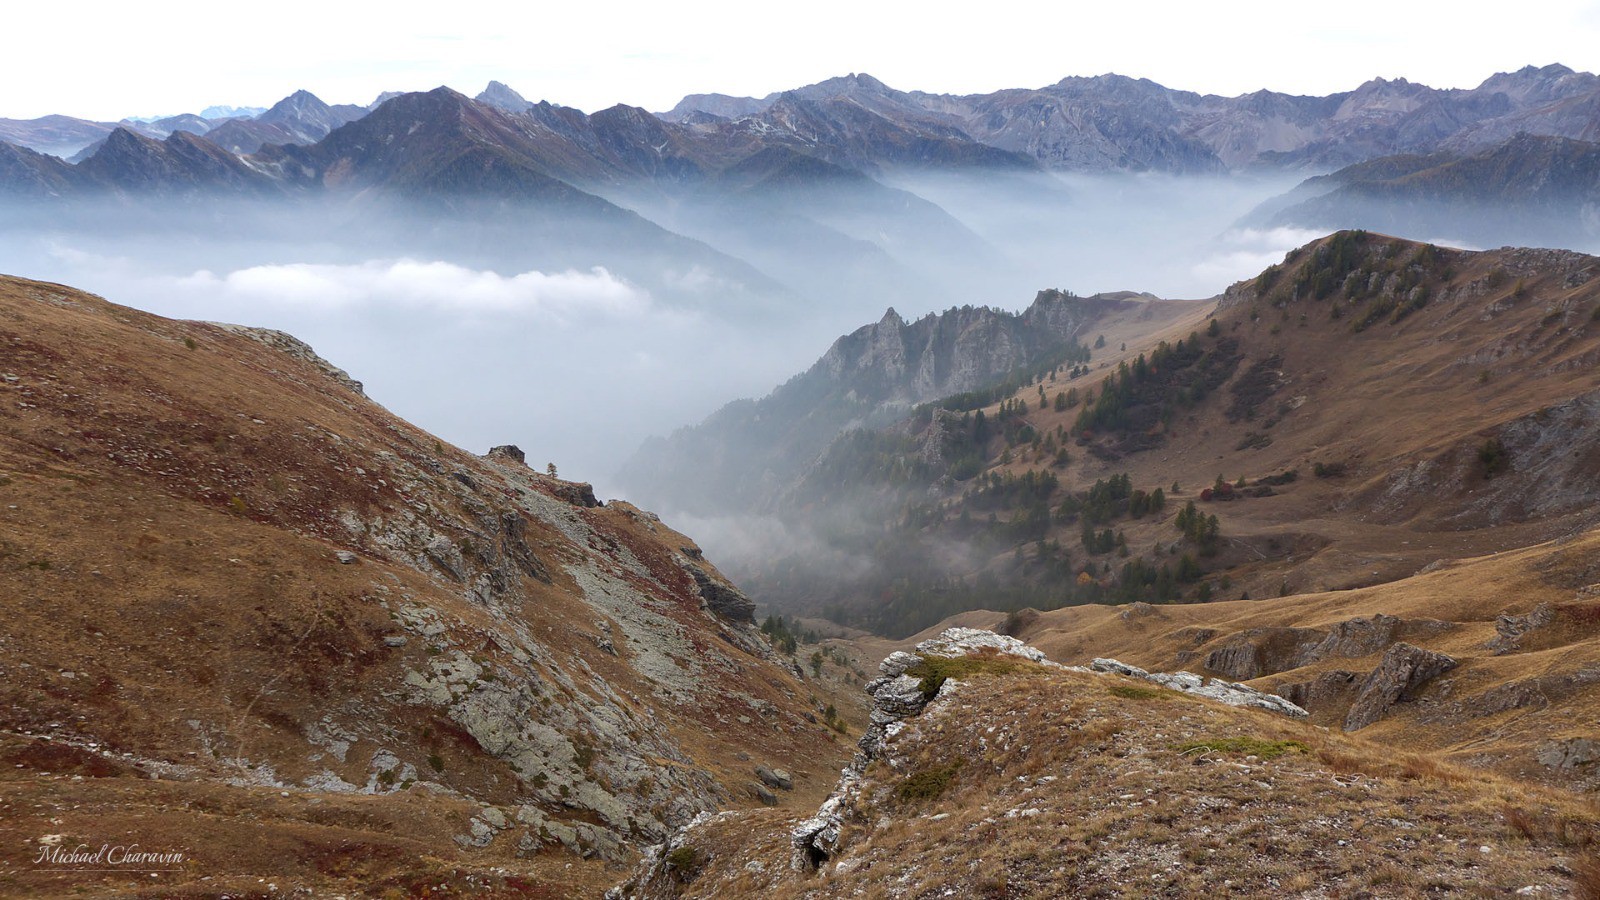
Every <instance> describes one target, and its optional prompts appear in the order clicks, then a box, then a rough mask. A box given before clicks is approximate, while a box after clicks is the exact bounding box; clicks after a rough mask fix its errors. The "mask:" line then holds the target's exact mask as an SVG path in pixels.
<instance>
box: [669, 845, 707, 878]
mask: <svg viewBox="0 0 1600 900" xmlns="http://www.w3.org/2000/svg"><path fill="white" fill-rule="evenodd" d="M705 863H706V861H705V858H704V857H703V856H701V855H700V851H699V850H696V849H695V848H693V847H679V848H678V849H676V850H673V851H672V852H670V853H668V854H667V869H668V870H669V871H671V872H672V874H673V875H674V876H676V877H677V879H678V880H679V881H681V882H683V883H685V884H687V883H689V882H691V881H693V880H694V878H695V876H696V875H699V874H700V869H701V867H702V866H704V865H705Z"/></svg>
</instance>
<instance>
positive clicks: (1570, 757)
mask: <svg viewBox="0 0 1600 900" xmlns="http://www.w3.org/2000/svg"><path fill="white" fill-rule="evenodd" d="M1533 758H1534V759H1537V760H1538V761H1539V764H1540V765H1544V766H1549V767H1550V768H1552V769H1576V768H1578V767H1580V766H1587V765H1589V764H1590V763H1593V762H1595V761H1597V760H1600V741H1597V740H1592V739H1590V738H1567V739H1566V740H1562V741H1545V742H1544V743H1542V744H1540V745H1539V746H1538V747H1536V748H1534V751H1533Z"/></svg>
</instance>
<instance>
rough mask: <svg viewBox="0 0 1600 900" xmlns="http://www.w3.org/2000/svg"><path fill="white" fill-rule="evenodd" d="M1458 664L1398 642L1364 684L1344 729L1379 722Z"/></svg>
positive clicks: (1354, 729) (1352, 728) (1351, 729)
mask: <svg viewBox="0 0 1600 900" xmlns="http://www.w3.org/2000/svg"><path fill="white" fill-rule="evenodd" d="M1456 665H1457V663H1456V661H1455V660H1454V659H1452V658H1450V657H1448V656H1446V655H1444V654H1443V653H1435V652H1434V651H1432V650H1424V649H1422V648H1421V647H1415V646H1412V645H1411V644H1407V643H1404V642H1402V643H1398V644H1395V645H1394V646H1392V647H1390V648H1389V649H1388V651H1387V652H1385V653H1384V654H1383V661H1382V662H1380V663H1378V667H1377V668H1376V669H1373V670H1372V673H1371V674H1369V675H1368V676H1367V678H1366V680H1365V681H1363V682H1362V683H1361V693H1360V694H1358V695H1357V696H1356V702H1355V703H1354V704H1352V705H1351V707H1350V714H1349V715H1348V716H1346V717H1345V720H1344V730H1345V731H1356V730H1358V729H1362V728H1365V727H1367V726H1368V725H1371V724H1372V723H1373V722H1376V721H1378V720H1379V719H1381V718H1383V717H1384V715H1385V714H1386V713H1388V711H1389V709H1390V707H1392V706H1394V705H1395V704H1396V703H1399V702H1400V701H1401V700H1403V699H1405V698H1406V697H1407V696H1408V695H1410V694H1411V693H1413V692H1414V691H1416V689H1417V688H1419V687H1421V686H1422V685H1424V684H1426V683H1427V682H1429V681H1431V680H1433V679H1434V678H1437V677H1438V676H1439V675H1442V674H1444V673H1445V672H1448V671H1450V670H1451V669H1454V668H1455V667H1456Z"/></svg>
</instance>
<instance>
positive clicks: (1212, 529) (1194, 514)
mask: <svg viewBox="0 0 1600 900" xmlns="http://www.w3.org/2000/svg"><path fill="white" fill-rule="evenodd" d="M1172 524H1173V525H1175V526H1177V528H1178V530H1179V531H1181V532H1183V536H1184V538H1185V539H1186V540H1188V541H1190V542H1191V543H1193V544H1194V545H1195V546H1197V547H1199V548H1200V554H1201V555H1202V556H1211V555H1213V554H1215V553H1216V552H1217V542H1218V540H1219V539H1220V538H1221V535H1222V526H1221V523H1219V522H1218V521H1217V517H1216V515H1214V514H1213V515H1209V516H1208V515H1206V514H1205V513H1203V512H1201V511H1200V509H1199V508H1198V507H1196V506H1195V505H1194V501H1193V500H1190V501H1189V502H1188V503H1185V504H1184V505H1183V509H1181V510H1179V511H1178V515H1177V518H1175V519H1173V522H1172Z"/></svg>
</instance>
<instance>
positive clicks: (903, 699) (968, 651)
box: [791, 628, 1055, 867]
mask: <svg viewBox="0 0 1600 900" xmlns="http://www.w3.org/2000/svg"><path fill="white" fill-rule="evenodd" d="M974 654H992V655H997V656H1014V657H1017V658H1019V659H1022V660H1025V661H1027V662H1031V663H1036V664H1041V665H1055V663H1051V662H1049V661H1048V660H1046V659H1045V657H1044V653H1043V652H1042V651H1040V650H1039V649H1038V648H1036V647H1030V646H1028V645H1027V644H1024V643H1023V642H1021V641H1019V640H1017V639H1016V638H1013V637H1006V636H1005V635H1002V634H995V633H994V632H992V631H984V630H982V629H979V628H949V629H946V630H945V631H944V632H943V633H942V634H940V635H938V636H937V637H933V638H929V639H928V640H925V641H923V642H921V643H919V644H917V647H916V652H915V653H907V652H905V651H903V650H897V651H895V652H894V653H891V654H889V656H888V657H886V658H885V659H884V660H883V662H881V663H879V665H878V671H879V672H880V673H882V675H881V677H879V678H876V679H873V680H872V681H869V682H867V684H866V691H867V693H868V694H869V695H871V696H872V704H873V705H872V714H871V718H870V720H869V723H868V725H867V731H866V733H865V734H863V735H862V736H861V740H860V741H859V742H858V743H857V746H858V747H860V749H861V752H860V753H858V754H856V757H855V759H854V760H852V761H851V763H850V765H849V766H848V767H847V768H845V770H844V772H843V773H841V775H840V778H839V786H838V787H837V788H835V789H834V792H833V793H832V794H831V795H829V797H828V799H827V800H825V801H823V804H822V807H821V808H820V809H818V810H817V814H816V815H814V816H812V817H811V818H809V819H806V820H805V821H804V822H801V823H800V824H799V825H796V826H795V827H794V830H793V831H792V832H791V841H792V843H793V844H794V847H795V851H796V859H795V865H797V866H804V865H810V866H813V867H815V866H816V865H817V864H818V863H820V862H822V861H823V860H825V859H827V858H828V856H829V855H831V854H832V853H834V852H835V850H837V848H838V845H839V837H840V833H841V829H842V827H843V823H844V811H845V809H846V808H847V806H848V804H849V802H850V800H851V797H852V792H853V789H854V787H855V785H856V783H857V782H858V781H859V780H860V778H861V773H862V772H864V771H865V770H866V767H867V766H868V764H870V763H871V762H872V760H874V759H876V758H877V757H878V755H879V753H880V752H881V750H882V749H883V742H884V740H885V738H887V737H888V736H890V735H892V734H893V733H894V732H895V731H896V730H897V729H898V728H899V725H900V723H901V722H902V721H904V720H905V719H909V718H911V717H912V716H916V715H918V714H920V713H921V712H922V711H923V710H924V709H926V708H927V706H928V704H929V703H931V702H933V701H934V700H935V699H938V698H943V697H946V696H947V691H953V690H954V684H955V683H956V682H951V681H945V682H943V683H941V684H939V685H938V686H937V687H935V689H934V692H933V694H931V695H930V694H928V693H927V692H925V691H924V690H923V686H922V679H921V678H919V677H917V676H915V675H909V674H906V673H907V672H908V671H909V670H911V669H913V668H915V667H916V666H918V665H919V664H921V663H922V662H924V660H925V659H926V658H927V657H943V658H946V659H955V658H957V657H961V656H969V655H974Z"/></svg>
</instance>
